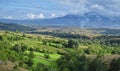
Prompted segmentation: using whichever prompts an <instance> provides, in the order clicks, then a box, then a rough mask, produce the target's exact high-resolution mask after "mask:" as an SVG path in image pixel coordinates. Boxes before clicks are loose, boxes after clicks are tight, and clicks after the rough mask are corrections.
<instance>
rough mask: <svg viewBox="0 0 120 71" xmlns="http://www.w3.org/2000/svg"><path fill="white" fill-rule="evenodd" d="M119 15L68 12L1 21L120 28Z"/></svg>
mask: <svg viewBox="0 0 120 71" xmlns="http://www.w3.org/2000/svg"><path fill="white" fill-rule="evenodd" d="M119 19H120V18H119V17H107V16H102V15H100V14H98V13H95V12H90V13H85V14H84V15H74V14H68V15H65V16H63V17H56V18H51V19H31V20H10V19H0V22H5V23H18V24H25V25H29V24H32V25H37V26H77V27H78V26H79V27H81V28H120V20H119Z"/></svg>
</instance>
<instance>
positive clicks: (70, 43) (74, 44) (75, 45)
mask: <svg viewBox="0 0 120 71" xmlns="http://www.w3.org/2000/svg"><path fill="white" fill-rule="evenodd" d="M67 47H68V48H78V47H79V41H78V40H73V39H72V40H71V39H69V40H68V45H67Z"/></svg>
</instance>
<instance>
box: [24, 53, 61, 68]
mask: <svg viewBox="0 0 120 71" xmlns="http://www.w3.org/2000/svg"><path fill="white" fill-rule="evenodd" d="M26 52H27V53H29V51H26ZM34 54H35V58H33V60H34V65H33V66H36V65H37V63H42V64H45V65H49V66H50V67H52V68H57V64H56V60H57V59H58V58H59V57H60V56H61V55H59V54H49V56H50V58H48V59H46V58H45V57H44V53H40V52H34Z"/></svg>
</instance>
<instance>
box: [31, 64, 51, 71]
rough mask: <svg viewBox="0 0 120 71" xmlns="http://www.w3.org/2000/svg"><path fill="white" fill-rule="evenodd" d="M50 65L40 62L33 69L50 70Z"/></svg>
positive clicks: (34, 70) (35, 70) (36, 70)
mask: <svg viewBox="0 0 120 71" xmlns="http://www.w3.org/2000/svg"><path fill="white" fill-rule="evenodd" d="M50 70H51V69H50V67H49V66H47V65H44V64H41V63H38V64H37V66H36V67H35V68H34V69H33V71H50Z"/></svg>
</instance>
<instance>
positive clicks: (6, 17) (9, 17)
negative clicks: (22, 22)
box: [3, 16, 13, 19]
mask: <svg viewBox="0 0 120 71" xmlns="http://www.w3.org/2000/svg"><path fill="white" fill-rule="evenodd" d="M3 18H4V19H13V17H12V16H4V17H3Z"/></svg>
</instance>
